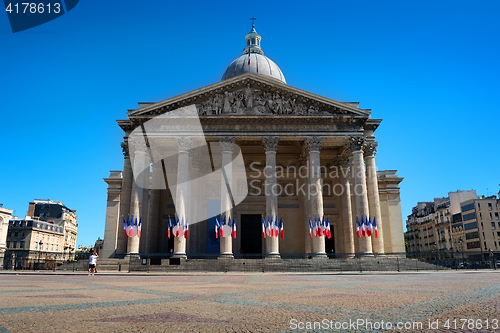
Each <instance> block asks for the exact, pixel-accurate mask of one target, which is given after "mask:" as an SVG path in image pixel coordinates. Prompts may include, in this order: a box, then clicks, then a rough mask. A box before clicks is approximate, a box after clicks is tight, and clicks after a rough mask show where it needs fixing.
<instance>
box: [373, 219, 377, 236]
mask: <svg viewBox="0 0 500 333" xmlns="http://www.w3.org/2000/svg"><path fill="white" fill-rule="evenodd" d="M373 232H374V233H375V238H377V237H378V230H377V220H376V219H375V216H374V217H373Z"/></svg>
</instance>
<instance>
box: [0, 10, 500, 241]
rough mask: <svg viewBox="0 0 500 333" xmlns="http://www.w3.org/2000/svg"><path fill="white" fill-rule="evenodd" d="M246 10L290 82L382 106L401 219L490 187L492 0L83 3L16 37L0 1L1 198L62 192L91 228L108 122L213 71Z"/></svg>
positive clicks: (496, 178)
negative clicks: (421, 207) (426, 204)
mask: <svg viewBox="0 0 500 333" xmlns="http://www.w3.org/2000/svg"><path fill="white" fill-rule="evenodd" d="M251 16H255V17H257V21H256V30H257V32H259V34H261V35H262V48H263V50H264V51H265V54H266V56H268V57H270V58H271V59H272V60H274V61H275V62H276V63H277V64H278V65H279V66H280V68H281V70H282V71H283V73H284V75H285V77H286V80H287V83H288V84H289V85H291V86H294V87H297V88H300V89H304V90H307V91H310V92H313V93H316V94H319V95H323V96H325V97H328V98H332V99H334V100H338V101H358V102H361V104H360V107H361V108H369V109H372V116H373V117H374V118H381V119H383V122H382V124H381V126H380V127H379V129H378V130H377V131H376V133H375V134H376V136H377V140H378V141H379V142H380V144H379V150H378V154H377V166H378V168H379V169H380V170H385V169H397V170H398V175H399V176H401V177H404V181H403V182H402V183H401V202H402V213H403V220H405V217H406V215H408V214H409V213H410V212H411V207H412V206H414V205H415V204H416V203H417V202H418V201H428V200H432V199H433V198H434V197H442V196H446V195H447V193H448V191H456V190H458V189H461V190H470V189H475V190H477V192H478V194H484V195H486V194H495V193H497V192H498V189H499V188H498V185H499V184H500V175H499V172H498V164H499V162H500V157H499V156H500V155H499V154H498V127H499V120H500V116H499V98H498V96H499V91H500V83H499V82H500V80H499V77H500V69H499V54H500V43H499V36H500V20H499V17H500V2H499V1H497V0H491V1H481V0H479V1H457V0H453V1H451V0H450V1H435V0H423V1H400V0H397V1H325V2H316V1H307V2H306V1H297V2H294V1H281V2H279V1H240V2H234V1H231V2H229V1H227V2H213V1H184V2H181V1H176V2H170V1H161V0H143V1H124V0H119V1H118V0H108V1H95V0H84V1H80V3H79V4H78V5H77V6H76V7H75V8H74V9H73V10H71V11H70V12H68V13H67V14H65V15H63V16H61V17H60V18H58V19H56V20H53V21H51V22H49V23H46V24H44V25H41V26H38V27H35V28H33V29H30V30H26V31H23V32H18V33H15V34H13V33H12V31H11V29H10V26H9V23H8V19H7V15H6V13H4V14H1V13H0V66H1V67H0V68H1V71H0V75H1V81H0V110H1V118H0V119H1V125H2V126H1V130H0V142H1V149H0V152H1V156H2V158H1V162H0V177H1V178H0V179H1V181H0V184H1V185H0V202H2V203H3V204H4V207H5V208H9V209H14V210H15V214H17V215H18V216H20V217H24V215H25V214H26V211H27V208H28V202H29V201H32V200H33V199H35V198H37V199H46V198H50V199H52V200H60V201H62V202H64V203H65V204H66V205H67V206H68V207H69V208H71V209H76V210H77V215H78V224H79V228H78V232H79V235H78V240H77V243H78V244H81V245H91V244H93V243H94V242H95V240H96V239H97V237H99V236H100V237H101V238H102V237H103V236H104V219H105V210H106V183H105V182H104V181H103V180H102V179H103V178H104V177H107V176H108V175H109V170H121V169H122V167H123V155H122V152H121V148H120V142H121V141H122V136H123V132H122V131H121V129H120V128H119V127H118V125H117V124H116V121H115V120H116V119H124V118H126V111H127V110H128V109H134V108H136V107H137V102H156V101H160V100H163V99H167V98H169V97H173V96H176V95H179V94H181V93H185V92H188V91H191V90H194V89H196V88H200V87H203V86H206V85H209V84H211V83H215V82H218V81H219V80H220V78H221V77H222V74H223V73H224V71H225V69H226V67H227V66H228V65H229V64H230V63H231V61H232V60H234V59H235V58H237V57H238V56H240V55H241V52H242V50H243V48H244V46H245V41H244V36H245V35H246V34H247V33H248V32H249V31H250V27H251V22H250V20H249V18H250V17H251ZM403 222H404V221H403Z"/></svg>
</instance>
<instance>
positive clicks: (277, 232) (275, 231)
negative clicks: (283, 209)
mask: <svg viewBox="0 0 500 333" xmlns="http://www.w3.org/2000/svg"><path fill="white" fill-rule="evenodd" d="M278 234H279V230H278V215H276V220H275V221H274V237H278Z"/></svg>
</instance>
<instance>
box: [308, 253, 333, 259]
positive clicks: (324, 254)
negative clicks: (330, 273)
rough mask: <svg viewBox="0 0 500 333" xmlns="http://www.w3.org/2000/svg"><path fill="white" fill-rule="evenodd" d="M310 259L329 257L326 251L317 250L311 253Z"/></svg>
mask: <svg viewBox="0 0 500 333" xmlns="http://www.w3.org/2000/svg"><path fill="white" fill-rule="evenodd" d="M309 258H310V259H328V256H327V255H326V252H315V253H311V254H309Z"/></svg>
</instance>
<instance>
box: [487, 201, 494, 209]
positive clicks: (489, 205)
mask: <svg viewBox="0 0 500 333" xmlns="http://www.w3.org/2000/svg"><path fill="white" fill-rule="evenodd" d="M488 208H489V209H490V210H491V209H492V208H493V206H491V202H488Z"/></svg>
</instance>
